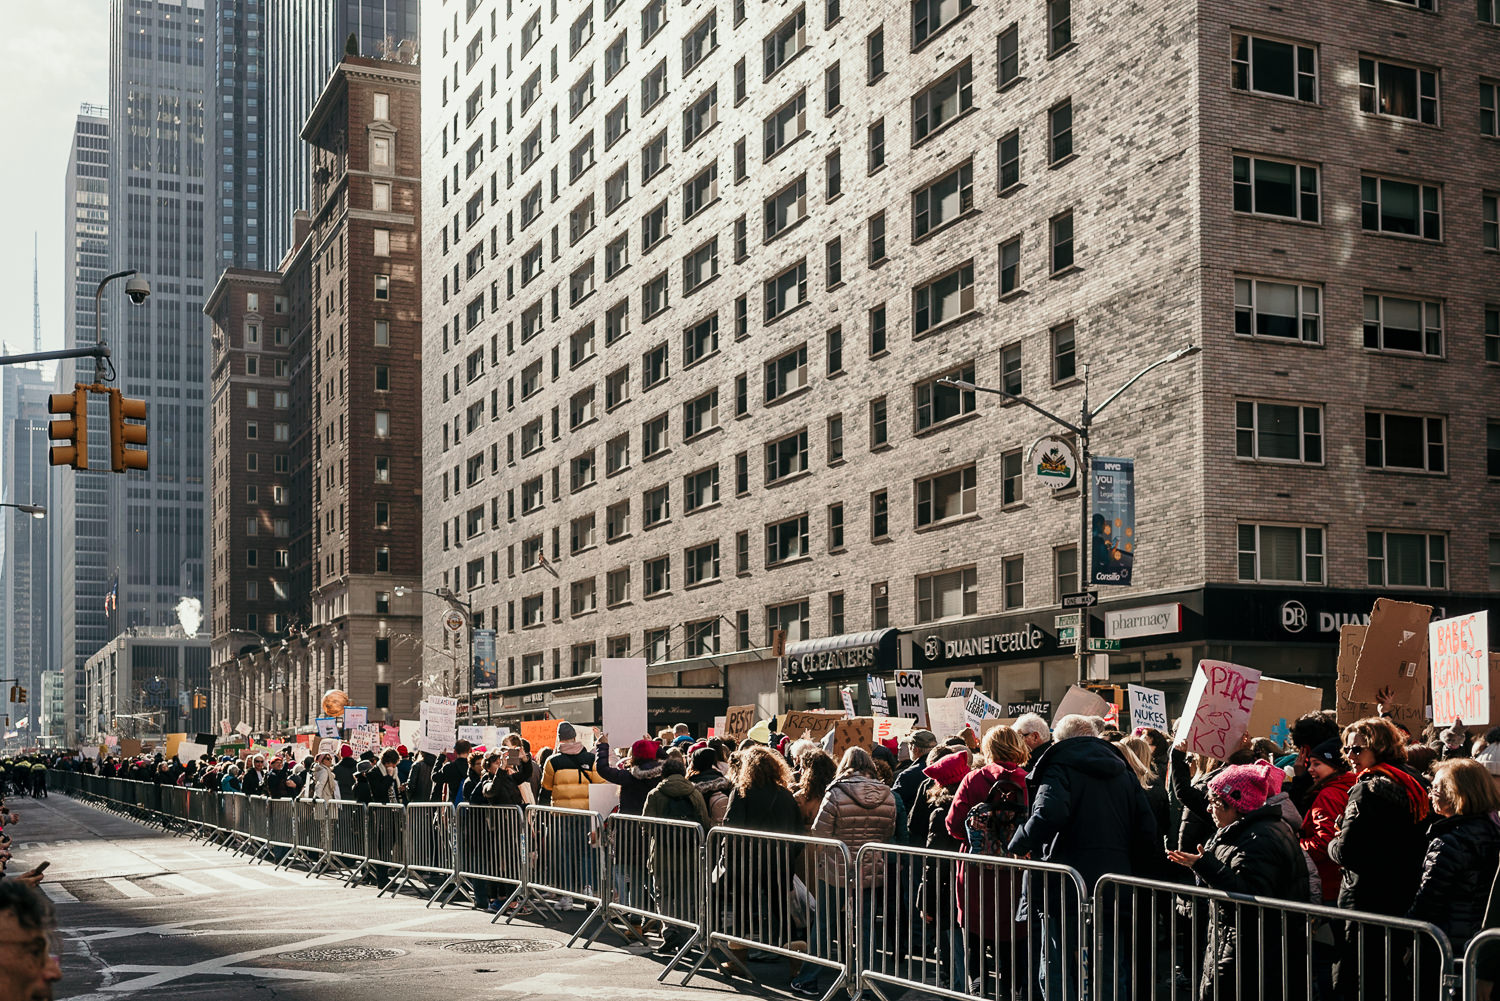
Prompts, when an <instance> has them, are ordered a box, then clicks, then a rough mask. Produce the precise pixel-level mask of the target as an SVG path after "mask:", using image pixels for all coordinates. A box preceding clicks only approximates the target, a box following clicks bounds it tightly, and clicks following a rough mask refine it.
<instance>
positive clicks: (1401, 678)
mask: <svg viewBox="0 0 1500 1001" xmlns="http://www.w3.org/2000/svg"><path fill="white" fill-rule="evenodd" d="M1431 619H1432V606H1431V605H1418V604H1416V603H1415V602H1411V601H1392V600H1391V599H1390V598H1376V599H1375V607H1374V608H1373V609H1372V610H1371V611H1370V625H1369V627H1368V628H1367V629H1366V631H1365V641H1364V645H1363V646H1361V647H1360V651H1359V660H1358V661H1357V662H1356V663H1355V665H1354V687H1353V688H1351V689H1350V691H1349V699H1350V701H1352V702H1381V701H1382V697H1381V692H1382V691H1383V690H1385V689H1390V690H1391V691H1392V692H1393V693H1397V694H1399V693H1402V692H1407V691H1410V690H1411V689H1412V688H1414V687H1416V686H1417V684H1418V675H1419V674H1420V673H1421V672H1422V671H1424V670H1426V667H1427V623H1428V622H1429V621H1430V620H1431ZM1418 698H1420V696H1418Z"/></svg>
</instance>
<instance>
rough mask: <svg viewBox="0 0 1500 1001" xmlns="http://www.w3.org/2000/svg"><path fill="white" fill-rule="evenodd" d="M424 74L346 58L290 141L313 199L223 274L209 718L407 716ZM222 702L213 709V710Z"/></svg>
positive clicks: (273, 724) (279, 724) (415, 538)
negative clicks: (333, 692) (269, 243)
mask: <svg viewBox="0 0 1500 1001" xmlns="http://www.w3.org/2000/svg"><path fill="white" fill-rule="evenodd" d="M418 79H419V78H418V72H417V69H416V68H415V67H413V66H410V65H405V64H402V63H399V62H387V61H381V60H376V59H367V58H363V57H346V58H345V59H343V60H342V61H341V62H340V63H338V64H337V65H336V66H335V67H334V69H333V72H332V73H331V75H330V77H329V80H328V82H327V85H326V87H325V88H324V89H323V91H322V94H321V96H320V98H319V100H318V102H317V105H316V106H315V107H314V109H313V110H312V113H311V114H310V115H309V118H308V120H307V122H306V125H305V128H304V129H303V132H302V135H303V137H304V139H305V141H306V142H307V143H308V144H309V146H310V148H311V151H312V153H311V162H310V165H309V169H310V171H311V181H312V183H311V186H310V192H311V196H312V201H311V203H310V205H309V206H308V211H306V212H305V213H303V214H301V215H299V216H298V217H297V218H296V230H297V243H296V246H295V249H294V250H293V251H292V252H291V253H290V254H288V255H286V256H285V257H284V258H283V260H282V262H281V267H280V269H279V270H278V271H250V270H246V269H238V268H234V269H229V270H227V271H225V272H224V273H223V274H222V275H220V277H219V280H218V283H217V284H216V285H215V287H214V289H213V291H212V293H211V294H210V296H209V301H208V303H207V305H206V307H205V312H206V313H207V314H208V315H209V317H210V318H211V319H212V321H213V345H214V356H213V357H214V364H213V408H212V414H213V438H214V443H215V453H214V462H213V466H212V473H213V512H214V513H213V519H214V532H213V537H214V544H213V549H212V551H211V556H212V562H211V568H212V584H213V607H214V615H213V621H212V635H213V647H212V650H213V654H212V658H213V659H212V670H213V685H212V687H213V693H212V702H211V704H212V705H213V706H215V707H219V708H216V710H215V713H216V718H219V719H225V718H232V719H235V720H241V719H243V720H245V721H247V722H249V723H250V724H251V726H252V727H254V728H255V730H256V731H257V732H263V731H266V730H276V731H279V732H286V730H287V729H288V728H289V727H295V726H305V725H311V724H312V722H313V718H314V717H315V716H316V715H318V712H319V709H318V706H319V702H320V699H321V696H322V693H323V691H324V690H325V689H327V688H338V689H341V690H343V691H344V692H347V693H348V694H349V696H350V697H351V698H352V699H353V700H354V704H355V705H361V706H366V707H368V709H369V711H370V718H371V720H376V719H388V720H394V719H397V718H400V717H402V716H409V715H410V714H411V712H412V709H413V707H414V706H415V703H416V701H417V698H418V695H419V692H420V689H419V687H418V685H417V684H416V683H415V682H416V680H417V674H414V672H417V671H419V670H436V669H442V668H444V667H446V666H447V665H448V662H449V658H447V657H446V656H443V657H438V658H436V659H435V661H434V662H433V663H430V664H428V666H427V668H425V669H422V668H419V665H421V664H422V663H423V652H422V645H421V607H420V605H419V604H418V603H417V601H416V597H415V596H413V597H406V598H396V597H395V595H394V592H395V589H396V587H397V586H405V587H411V588H415V587H416V586H417V585H418V584H419V582H420V580H421V565H422V554H421V549H420V538H421V518H422V515H421V503H422V502H421V483H422V474H421V425H422V413H421V402H420V399H421V363H420V350H419V346H420V344H421V313H420V302H421V249H420V241H419V234H420V223H421V210H420V201H419V198H418V195H419V190H420V171H419V166H420V163H421V151H420V148H419V137H418V128H419V123H420V119H421V110H420V88H419V83H418ZM220 709H221V710H222V712H221V711H220Z"/></svg>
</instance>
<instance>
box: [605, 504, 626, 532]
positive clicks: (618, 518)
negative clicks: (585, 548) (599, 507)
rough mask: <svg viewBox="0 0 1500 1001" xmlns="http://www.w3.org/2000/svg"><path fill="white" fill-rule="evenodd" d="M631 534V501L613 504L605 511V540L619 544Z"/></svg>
mask: <svg viewBox="0 0 1500 1001" xmlns="http://www.w3.org/2000/svg"><path fill="white" fill-rule="evenodd" d="M629 534H630V501H628V500H625V501H620V502H619V503H618V504H611V505H610V506H609V507H608V508H606V509H605V511H604V540H605V541H606V542H618V541H619V540H620V539H623V538H625V537H626V536H627V535H629Z"/></svg>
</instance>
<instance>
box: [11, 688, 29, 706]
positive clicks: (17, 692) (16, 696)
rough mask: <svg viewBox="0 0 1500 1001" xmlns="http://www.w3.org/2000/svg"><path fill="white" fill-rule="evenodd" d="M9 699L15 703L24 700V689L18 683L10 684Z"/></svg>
mask: <svg viewBox="0 0 1500 1001" xmlns="http://www.w3.org/2000/svg"><path fill="white" fill-rule="evenodd" d="M10 700H11V701H12V702H16V703H20V702H25V701H26V689H24V688H22V687H21V686H20V685H11V686H10Z"/></svg>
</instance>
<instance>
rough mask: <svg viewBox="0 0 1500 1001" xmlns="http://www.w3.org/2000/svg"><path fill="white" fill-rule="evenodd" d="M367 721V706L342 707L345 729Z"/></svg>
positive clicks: (368, 712)
mask: <svg viewBox="0 0 1500 1001" xmlns="http://www.w3.org/2000/svg"><path fill="white" fill-rule="evenodd" d="M368 722H370V709H369V707H368V706H345V707H344V729H345V730H353V729H354V728H355V727H360V726H364V725H365V724H366V723H368Z"/></svg>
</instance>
